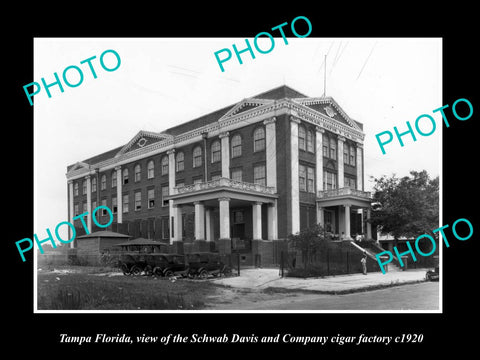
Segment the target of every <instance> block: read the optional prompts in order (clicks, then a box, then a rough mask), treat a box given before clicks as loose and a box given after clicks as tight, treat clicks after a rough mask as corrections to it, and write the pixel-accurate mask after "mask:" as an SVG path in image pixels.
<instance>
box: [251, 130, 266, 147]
mask: <svg viewBox="0 0 480 360" xmlns="http://www.w3.org/2000/svg"><path fill="white" fill-rule="evenodd" d="M264 149H265V129H264V128H263V127H259V128H257V129H256V130H255V131H254V133H253V151H260V150H264Z"/></svg>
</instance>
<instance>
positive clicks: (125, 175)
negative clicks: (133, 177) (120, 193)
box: [123, 169, 128, 185]
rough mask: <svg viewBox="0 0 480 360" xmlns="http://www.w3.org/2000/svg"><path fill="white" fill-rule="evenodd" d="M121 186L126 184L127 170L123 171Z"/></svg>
mask: <svg viewBox="0 0 480 360" xmlns="http://www.w3.org/2000/svg"><path fill="white" fill-rule="evenodd" d="M123 184H124V185H125V184H128V169H123Z"/></svg>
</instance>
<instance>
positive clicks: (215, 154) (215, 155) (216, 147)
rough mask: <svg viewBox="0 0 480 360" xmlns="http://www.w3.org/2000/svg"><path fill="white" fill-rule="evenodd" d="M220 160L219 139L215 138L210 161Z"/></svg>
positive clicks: (220, 147)
mask: <svg viewBox="0 0 480 360" xmlns="http://www.w3.org/2000/svg"><path fill="white" fill-rule="evenodd" d="M221 160H222V146H221V144H220V141H218V140H215V141H214V142H213V143H212V163H214V162H218V161H221Z"/></svg>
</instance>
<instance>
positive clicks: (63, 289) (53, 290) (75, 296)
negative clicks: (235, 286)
mask: <svg viewBox="0 0 480 360" xmlns="http://www.w3.org/2000/svg"><path fill="white" fill-rule="evenodd" d="M98 273H101V271H98ZM215 291H216V287H215V285H213V284H211V283H210V282H208V281H192V280H177V281H175V282H171V281H169V280H168V279H159V278H155V277H147V276H137V277H133V276H112V277H108V276H98V275H92V274H85V273H75V272H72V273H67V274H57V273H42V272H39V273H38V297H37V302H38V303H37V307H38V309H39V310H195V309H202V308H203V307H204V306H205V302H206V298H207V297H208V296H210V295H212V294H214V293H215Z"/></svg>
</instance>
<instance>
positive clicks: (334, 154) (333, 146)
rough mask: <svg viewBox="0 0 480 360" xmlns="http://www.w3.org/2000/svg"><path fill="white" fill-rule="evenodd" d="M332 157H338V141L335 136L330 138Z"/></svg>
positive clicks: (334, 158)
mask: <svg viewBox="0 0 480 360" xmlns="http://www.w3.org/2000/svg"><path fill="white" fill-rule="evenodd" d="M330 159H333V160H336V159H337V141H336V139H334V138H331V139H330Z"/></svg>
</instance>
